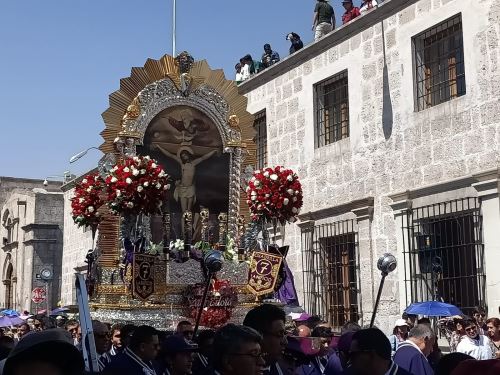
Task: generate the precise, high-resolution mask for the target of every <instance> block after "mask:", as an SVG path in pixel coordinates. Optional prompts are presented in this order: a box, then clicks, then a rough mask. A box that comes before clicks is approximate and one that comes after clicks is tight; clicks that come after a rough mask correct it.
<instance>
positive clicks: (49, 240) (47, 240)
mask: <svg viewBox="0 0 500 375" xmlns="http://www.w3.org/2000/svg"><path fill="white" fill-rule="evenodd" d="M37 243H57V239H55V238H32V239H30V240H26V241H24V242H23V244H25V245H34V244H37Z"/></svg>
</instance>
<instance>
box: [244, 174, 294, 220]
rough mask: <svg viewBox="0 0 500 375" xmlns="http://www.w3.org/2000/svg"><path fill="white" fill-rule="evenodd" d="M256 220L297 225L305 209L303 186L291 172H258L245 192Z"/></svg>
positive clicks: (253, 217)
mask: <svg viewBox="0 0 500 375" xmlns="http://www.w3.org/2000/svg"><path fill="white" fill-rule="evenodd" d="M246 192H247V203H248V206H249V207H250V211H251V214H252V219H253V220H265V221H274V220H277V221H278V222H280V223H281V224H285V223H286V222H294V221H295V220H296V219H297V215H298V214H299V212H300V208H301V207H302V199H303V195H302V185H301V184H300V181H299V177H298V176H297V174H296V173H294V172H293V171H292V170H291V169H286V168H284V167H281V166H277V167H274V168H269V167H268V168H264V169H262V170H256V171H255V172H254V173H253V177H252V178H251V179H250V181H249V182H248V186H247V189H246Z"/></svg>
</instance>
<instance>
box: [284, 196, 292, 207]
mask: <svg viewBox="0 0 500 375" xmlns="http://www.w3.org/2000/svg"><path fill="white" fill-rule="evenodd" d="M288 202H290V201H289V200H288V198H285V199H283V205H285V206H286V205H287V204H288Z"/></svg>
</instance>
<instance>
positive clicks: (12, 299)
mask: <svg viewBox="0 0 500 375" xmlns="http://www.w3.org/2000/svg"><path fill="white" fill-rule="evenodd" d="M60 186H61V183H57V182H50V183H49V184H48V185H47V186H43V181H42V180H29V179H17V178H11V177H1V178H0V192H1V199H2V201H1V202H0V207H1V211H0V213H1V217H0V219H1V226H0V232H1V234H0V236H1V238H2V251H1V252H0V266H1V267H2V268H1V272H2V284H1V285H0V306H3V307H5V308H12V309H16V310H18V311H23V310H27V311H37V310H43V309H46V307H47V306H49V308H52V307H55V306H57V303H58V301H59V294H60V286H61V259H62V244H63V240H62V235H63V196H62V193H61V192H60V191H58V190H59V189H60ZM44 269H48V270H50V271H51V273H52V276H51V280H50V281H47V282H45V281H44V280H42V278H41V271H42V270H44ZM37 287H40V288H44V289H45V290H46V291H47V300H48V301H47V300H46V301H45V302H43V303H41V304H35V303H33V301H32V300H31V296H32V290H33V289H34V288H37Z"/></svg>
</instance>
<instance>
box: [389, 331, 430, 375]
mask: <svg viewBox="0 0 500 375" xmlns="http://www.w3.org/2000/svg"><path fill="white" fill-rule="evenodd" d="M435 341H436V334H435V333H434V332H433V331H432V329H431V327H430V326H428V325H427V324H417V325H416V326H415V327H413V328H412V329H411V330H410V333H409V335H408V340H406V341H404V342H402V343H401V344H399V347H398V349H397V350H396V354H395V355H394V362H395V363H397V364H398V365H399V367H400V368H403V369H405V370H407V371H409V372H410V373H412V374H413V375H433V374H434V370H433V369H432V367H431V365H430V364H429V361H428V360H427V357H428V356H429V354H431V352H432V348H433V347H434V342H435Z"/></svg>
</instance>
